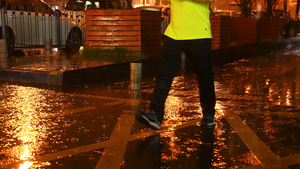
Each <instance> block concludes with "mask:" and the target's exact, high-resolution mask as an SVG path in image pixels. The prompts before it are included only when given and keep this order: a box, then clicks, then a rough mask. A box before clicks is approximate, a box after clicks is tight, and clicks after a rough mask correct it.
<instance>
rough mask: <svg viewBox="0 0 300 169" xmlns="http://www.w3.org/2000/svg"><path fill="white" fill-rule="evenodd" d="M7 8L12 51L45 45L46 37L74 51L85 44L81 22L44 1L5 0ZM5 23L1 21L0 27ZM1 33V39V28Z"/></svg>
mask: <svg viewBox="0 0 300 169" xmlns="http://www.w3.org/2000/svg"><path fill="white" fill-rule="evenodd" d="M1 2H2V1H0V5H2V4H1ZM5 8H6V9H5V15H4V18H5V25H6V27H5V28H6V38H7V48H8V52H9V53H13V52H14V50H15V49H24V48H40V47H44V46H45V39H47V38H51V39H52V45H53V46H58V45H61V47H63V48H65V49H66V50H68V51H71V52H74V51H78V50H79V48H80V46H81V45H82V35H83V33H82V29H81V25H82V23H81V22H78V20H77V19H76V18H72V17H70V16H67V15H61V12H60V11H54V10H52V9H51V8H50V7H49V6H48V5H47V4H46V3H44V1H42V0H23V1H16V0H6V4H5ZM55 13H56V15H55ZM2 26H3V25H2V23H1V22H0V28H1V30H2ZM58 26H59V30H60V36H58V32H59V31H58ZM0 32H1V34H0V35H1V38H2V31H0Z"/></svg>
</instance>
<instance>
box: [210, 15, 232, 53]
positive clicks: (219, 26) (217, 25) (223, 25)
mask: <svg viewBox="0 0 300 169" xmlns="http://www.w3.org/2000/svg"><path fill="white" fill-rule="evenodd" d="M230 21H231V18H230V16H211V17H210V22H211V31H212V36H213V37H212V39H211V48H212V50H216V49H224V48H229V47H230V43H229V41H230Z"/></svg>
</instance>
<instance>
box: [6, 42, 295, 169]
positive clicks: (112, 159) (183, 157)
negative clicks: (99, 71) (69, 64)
mask: <svg viewBox="0 0 300 169" xmlns="http://www.w3.org/2000/svg"><path fill="white" fill-rule="evenodd" d="M214 72H215V86H216V96H217V105H216V111H217V112H216V118H217V120H216V121H217V122H216V126H215V127H214V128H205V127H203V126H201V125H200V122H201V119H202V114H201V108H200V104H199V98H198V97H199V93H198V87H197V85H196V84H197V81H196V76H195V75H194V73H193V72H192V71H191V70H190V69H189V67H188V66H187V67H186V69H185V70H182V71H180V72H179V73H178V76H176V77H175V78H174V83H173V86H172V88H171V91H170V95H169V97H168V99H167V102H166V114H165V121H164V122H163V124H162V130H159V131H154V130H150V129H147V128H146V126H144V125H143V124H141V123H139V122H138V121H136V120H135V116H134V114H135V113H136V111H137V110H139V109H141V110H146V109H147V106H148V105H149V100H150V98H151V92H152V89H153V87H154V77H153V76H144V77H143V79H142V90H141V94H140V95H141V97H140V98H139V99H135V96H133V94H132V91H130V90H129V85H130V82H129V79H127V80H122V81H120V82H112V83H103V84H102V83H101V84H100V83H95V84H86V85H73V86H68V87H67V88H65V89H63V90H62V89H56V88H51V87H44V86H38V85H35V86H30V85H21V84H13V83H8V82H5V81H2V82H1V83H0V98H1V101H0V102H1V107H0V128H1V130H0V136H1V137H0V164H1V168H5V169H12V168H16V169H36V168H42V169H48V168H49V169H59V168H62V169H90V168H91V169H92V168H97V169H98V168H104V169H109V168H113V169H116V168H121V169H135V168H136V169H141V168H143V169H148V168H149V169H153V168H162V169H164V168H191V169H208V168H214V169H219V168H232V169H235V168H245V169H261V168H270V169H285V168H286V169H299V168H300V155H299V152H300V146H299V129H300V46H292V47H290V48H289V49H284V50H278V51H275V52H272V53H270V54H267V55H261V56H256V57H252V58H248V59H241V60H239V61H235V62H233V63H227V64H224V65H218V66H215V67H214Z"/></svg>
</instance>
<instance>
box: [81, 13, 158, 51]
mask: <svg viewBox="0 0 300 169" xmlns="http://www.w3.org/2000/svg"><path fill="white" fill-rule="evenodd" d="M161 21H162V19H161V13H160V12H155V11H142V10H127V9H120V10H87V11H86V12H85V46H86V48H106V49H107V48H116V47H118V48H126V49H128V50H133V51H141V52H143V53H144V54H147V55H151V56H153V55H157V54H158V52H159V50H160V40H161Z"/></svg>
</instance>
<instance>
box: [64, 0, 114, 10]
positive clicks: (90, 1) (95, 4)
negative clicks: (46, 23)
mask: <svg viewBox="0 0 300 169" xmlns="http://www.w3.org/2000/svg"><path fill="white" fill-rule="evenodd" d="M117 8H118V4H117V1H114V0H81V1H78V0H69V1H68V3H67V5H66V7H65V10H66V11H84V10H87V9H117Z"/></svg>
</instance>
